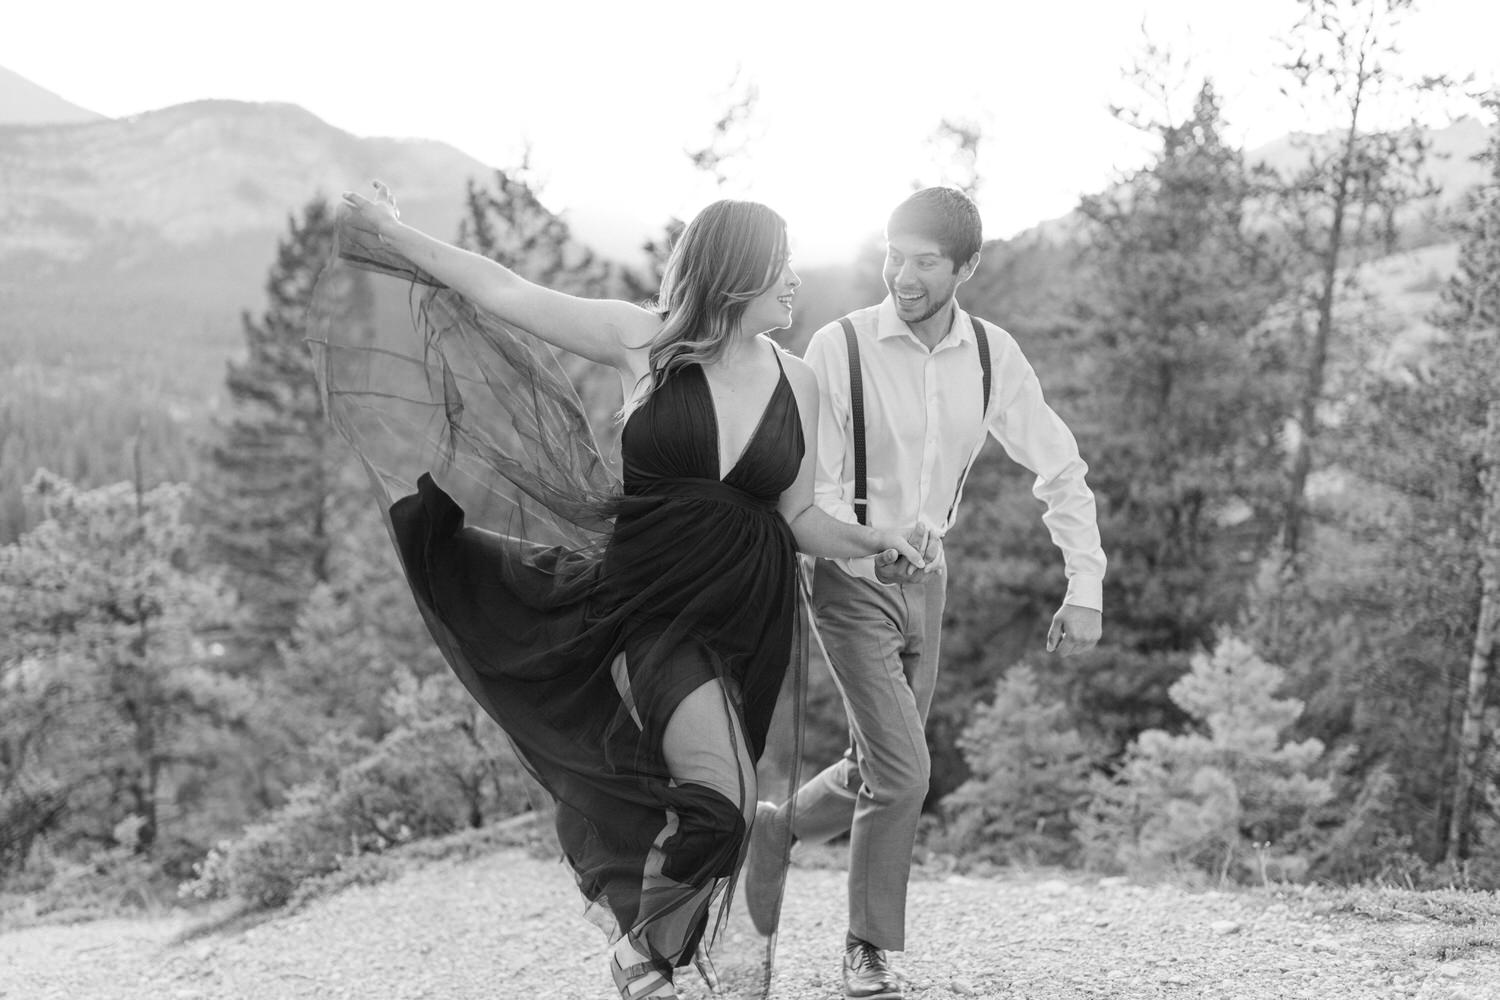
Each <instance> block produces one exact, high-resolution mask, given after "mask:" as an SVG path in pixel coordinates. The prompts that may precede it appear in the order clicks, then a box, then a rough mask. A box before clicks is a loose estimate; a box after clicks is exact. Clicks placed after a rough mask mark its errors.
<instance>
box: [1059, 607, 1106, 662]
mask: <svg viewBox="0 0 1500 1000" xmlns="http://www.w3.org/2000/svg"><path fill="white" fill-rule="evenodd" d="M1103 631H1104V616H1103V615H1101V614H1100V613H1099V612H1097V611H1094V610H1093V609H1091V608H1080V607H1077V606H1075V605H1072V604H1064V605H1063V606H1062V607H1060V608H1058V609H1057V614H1055V615H1053V616H1052V627H1051V628H1050V629H1048V630H1047V652H1049V653H1051V652H1054V651H1055V652H1058V653H1061V654H1062V655H1064V656H1072V655H1074V654H1075V653H1082V652H1086V651H1087V650H1090V649H1093V648H1094V644H1095V643H1097V642H1098V641H1099V635H1100V633H1101V632H1103Z"/></svg>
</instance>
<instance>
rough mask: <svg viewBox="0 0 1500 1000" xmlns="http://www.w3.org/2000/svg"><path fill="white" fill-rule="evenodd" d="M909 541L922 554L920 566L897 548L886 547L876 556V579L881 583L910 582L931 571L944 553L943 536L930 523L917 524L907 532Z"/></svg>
mask: <svg viewBox="0 0 1500 1000" xmlns="http://www.w3.org/2000/svg"><path fill="white" fill-rule="evenodd" d="M906 541H907V543H908V544H909V545H910V546H911V547H912V548H913V549H915V550H916V551H917V552H918V553H920V554H921V556H922V565H921V566H918V565H917V564H916V563H914V562H913V561H912V560H911V557H910V556H908V555H903V554H902V553H901V552H900V551H899V550H897V549H894V548H892V549H886V550H885V551H884V552H881V553H879V554H878V555H876V556H875V579H877V580H879V581H880V582H881V583H910V582H912V581H913V580H915V579H917V578H918V577H921V576H925V575H926V574H928V573H931V572H932V570H933V568H934V567H935V566H936V565H937V564H938V561H939V557H941V556H942V554H943V536H942V535H941V534H939V533H938V532H937V531H935V530H934V529H933V528H931V527H930V526H928V525H925V524H917V525H916V526H915V527H913V528H912V529H911V531H909V532H907V534H906Z"/></svg>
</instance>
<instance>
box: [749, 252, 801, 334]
mask: <svg viewBox="0 0 1500 1000" xmlns="http://www.w3.org/2000/svg"><path fill="white" fill-rule="evenodd" d="M800 284H802V279H801V278H799V277H797V272H796V271H793V270H792V261H791V258H790V257H787V258H784V259H783V260H782V262H781V268H780V273H779V274H778V275H777V276H776V280H775V281H773V282H772V283H771V287H770V288H767V289H766V290H765V291H763V292H761V293H760V294H759V295H757V296H756V297H755V298H753V299H751V300H750V304H749V305H747V306H746V307H745V315H744V317H743V318H741V320H740V330H741V331H742V332H743V333H745V334H746V335H748V336H752V337H753V336H754V335H756V334H758V333H765V332H766V331H767V330H785V329H786V328H787V327H789V326H791V325H792V299H793V298H794V297H795V296H796V294H797V286H798V285H800Z"/></svg>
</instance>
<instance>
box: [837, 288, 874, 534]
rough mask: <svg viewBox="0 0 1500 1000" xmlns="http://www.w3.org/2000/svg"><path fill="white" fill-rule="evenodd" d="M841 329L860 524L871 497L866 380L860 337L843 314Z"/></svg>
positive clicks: (865, 520) (865, 521)
mask: <svg viewBox="0 0 1500 1000" xmlns="http://www.w3.org/2000/svg"><path fill="white" fill-rule="evenodd" d="M839 324H840V325H841V326H843V328H844V343H846V344H848V345H849V418H850V420H852V421H853V422H854V516H855V517H856V518H857V519H858V520H859V523H860V524H868V523H869V512H870V511H869V509H870V499H869V493H868V492H867V488H866V486H865V379H864V375H863V374H861V372H860V364H859V338H857V337H855V336H854V324H853V323H851V322H849V317H848V316H845V317H844V318H843V319H841V320H839Z"/></svg>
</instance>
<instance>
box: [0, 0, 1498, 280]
mask: <svg viewBox="0 0 1500 1000" xmlns="http://www.w3.org/2000/svg"><path fill="white" fill-rule="evenodd" d="M1298 11H1299V7H1298V4H1297V3H1296V2H1295V0H1255V2H1240V3H1205V2H1203V0H1071V2H1070V0H1051V2H1046V0H1043V2H1036V0H1031V2H1026V3H1021V2H1014V0H988V2H985V0H978V2H968V0H948V2H930V3H918V2H914V0H907V2H904V3H899V4H897V3H885V2H879V0H863V2H820V0H757V2H749V3H736V4H733V5H726V4H722V3H714V2H711V0H696V2H685V3H668V2H656V0H636V2H621V0H613V2H597V0H530V2H527V3H515V2H510V0H486V2H482V0H470V2H457V0H422V2H415V3H407V4H404V5H402V6H401V7H399V8H396V7H393V6H391V5H388V4H386V3H381V2H374V0H372V2H367V3H361V4H357V5H356V4H352V3H324V2H320V0H256V2H254V3H244V4H241V3H236V4H221V3H218V2H214V0H136V2H120V0H103V2H101V0H90V2H69V0H55V2H50V3H25V4H16V5H13V7H12V9H11V10H9V11H7V12H6V13H5V14H4V16H3V17H0V27H3V31H0V66H5V67H6V68H9V69H11V70H13V71H15V72H17V73H20V74H21V75H22V76H24V77H26V78H28V79H30V80H31V81H33V82H34V83H37V84H38V85H40V86H42V87H45V88H47V89H49V90H51V91H53V92H55V93H57V94H59V95H61V96H62V97H64V98H66V99H68V100H70V101H73V102H74V103H77V104H80V105H83V106H84V107H87V108H90V109H92V110H95V111H98V112H101V113H103V114H106V115H110V116H121V115H128V114H133V113H135V112H139V111H145V110H150V109H153V108H158V107H163V106H166V105H170V104H176V103H181V102H184V101H189V100H195V99H200V98H209V97H213V98H235V99H240V100H250V101H288V102H293V103H296V104H300V105H302V106H303V107H305V108H307V109H308V110H310V111H312V112H313V113H314V114H316V115H318V116H319V117H321V118H323V119H324V120H326V121H328V122H330V123H332V124H334V125H336V126H339V127H341V128H344V129H347V130H349V131H351V132H354V133H356V134H360V135H396V136H420V137H424V138H431V139H438V140H442V141H444V142H447V143H450V144H452V145H454V146H457V147H458V148H460V149H462V150H464V151H465V152H467V153H469V154H471V155H473V156H475V157H478V158H479V159H481V160H483V161H485V162H487V163H490V164H493V165H497V166H506V165H510V164H513V163H515V162H516V161H517V159H518V156H519V154H520V151H521V150H522V149H523V148H525V146H526V145H527V144H528V143H529V145H530V147H531V150H532V160H533V164H534V165H535V166H536V167H537V168H539V170H540V172H541V175H542V176H543V178H544V179H545V180H546V183H547V186H546V188H545V192H544V198H545V200H547V201H548V203H549V204H551V205H552V206H553V207H554V208H559V209H564V210H567V211H568V212H569V213H570V215H571V216H573V217H575V218H576V219H578V220H579V221H580V222H581V221H582V219H583V218H584V217H586V216H590V217H595V218H608V219H611V220H615V221H627V220H630V221H634V222H635V223H637V224H638V225H639V226H640V227H641V231H642V232H646V231H654V230H656V229H657V228H658V227H659V225H660V223H661V222H662V221H663V220H664V219H665V218H666V217H667V216H668V215H670V214H676V215H679V216H683V217H686V216H690V215H691V214H692V213H693V212H694V211H696V210H697V208H699V207H701V206H702V205H703V204H704V203H705V202H707V201H708V200H710V199H711V198H713V197H715V196H716V192H715V190H714V189H713V187H712V185H711V183H710V182H709V181H708V180H707V179H706V178H705V177H703V176H702V175H700V174H697V173H695V172H694V171H693V169H692V167H691V165H690V163H689V162H688V158H687V156H686V155H685V154H684V150H685V149H687V148H689V147H698V146H701V145H702V144H704V143H705V142H706V141H707V140H708V138H709V135H710V133H711V126H712V123H713V121H714V120H715V119H716V118H717V117H718V116H719V115H720V114H721V113H722V112H723V110H724V108H725V107H726V104H727V100H728V98H727V96H726V95H727V94H728V93H729V88H730V85H731V83H732V82H733V81H734V80H735V77H736V72H737V70H738V71H739V72H740V73H741V76H742V79H745V80H749V81H752V82H754V83H755V84H756V86H758V88H759V92H760V100H759V108H758V113H757V121H756V123H755V125H754V129H755V132H756V134H757V138H756V141H755V145H754V147H753V148H752V150H751V155H750V156H749V157H748V158H747V159H746V161H745V162H744V164H743V181H742V183H740V184H738V185H737V186H736V187H734V188H733V189H729V190H726V191H725V193H726V194H730V195H734V196H740V197H752V198H757V199H759V200H762V201H765V202H767V203H769V204H770V205H772V207H774V208H776V209H777V210H779V211H780V212H781V213H782V214H783V215H784V216H786V217H787V219H788V222H789V224H790V226H791V229H792V236H793V241H794V249H795V250H796V251H797V252H798V254H799V256H800V257H801V258H802V259H805V260H814V261H818V260H824V259H830V258H833V257H836V256H841V255H847V254H849V253H852V252H853V247H854V246H855V245H856V244H857V243H858V242H859V241H860V240H861V239H862V238H864V237H865V236H866V235H867V234H870V233H874V232H878V230H879V228H880V226H881V224H882V222H883V221H884V218H885V215H886V214H887V213H888V211H889V209H890V208H891V206H893V205H894V204H895V202H896V201H898V200H900V198H902V197H904V196H905V194H906V193H908V192H909V190H910V189H911V182H912V181H913V180H914V179H920V180H922V181H924V182H933V181H936V180H940V179H941V178H940V176H939V175H938V172H937V169H936V167H935V166H934V163H933V160H932V154H931V151H930V147H929V145H928V143H927V139H928V137H929V136H930V135H931V134H932V132H933V130H934V129H935V128H936V127H937V125H938V123H939V121H940V120H941V119H943V118H944V117H945V116H947V117H957V118H964V119H970V120H973V121H975V122H977V123H979V124H980V125H981V126H982V127H983V129H984V133H985V135H986V137H987V138H986V140H985V142H984V143H983V144H982V145H981V147H980V154H979V169H980V173H981V175H982V177H983V185H984V186H983V188H982V190H981V196H980V207H981V210H982V212H983V215H984V220H985V227H986V235H987V236H992V237H994V236H1010V235H1013V234H1014V233H1015V232H1017V231H1019V230H1021V229H1024V228H1026V227H1027V226H1029V225H1031V224H1033V223H1035V222H1037V221H1040V220H1042V219H1046V218H1051V217H1054V216H1057V215H1061V214H1063V213H1065V212H1067V211H1068V210H1069V209H1070V208H1072V207H1073V206H1074V204H1076V202H1077V199H1078V196H1079V195H1080V194H1082V193H1085V192H1089V191H1095V190H1098V189H1100V188H1101V187H1103V186H1104V185H1105V184H1106V183H1108V181H1109V180H1110V179H1111V178H1112V177H1113V176H1114V175H1115V172H1116V171H1118V170H1119V169H1122V168H1126V167H1130V166H1135V165H1138V164H1140V163H1141V162H1143V161H1144V159H1145V156H1146V152H1145V150H1146V148H1147V147H1146V144H1144V143H1143V141H1142V139H1141V137H1140V136H1139V134H1138V133H1136V132H1134V131H1133V130H1131V129H1129V128H1127V127H1126V126H1124V125H1121V124H1120V123H1118V122H1116V121H1114V120H1113V119H1112V118H1111V117H1110V115H1109V112H1108V107H1109V105H1110V104H1111V103H1122V102H1132V101H1136V100H1137V92H1136V91H1135V90H1134V89H1133V87H1132V86H1131V85H1130V83H1129V82H1128V80H1127V79H1126V76H1125V73H1124V69H1125V68H1126V67H1128V66H1129V65H1130V64H1131V63H1132V62H1133V61H1134V60H1135V58H1136V57H1137V55H1138V54H1139V52H1140V50H1141V47H1142V46H1141V42H1142V38H1143V35H1142V31H1141V27H1142V23H1143V22H1144V24H1145V26H1146V28H1147V29H1148V31H1149V33H1150V35H1151V37H1152V38H1153V39H1155V40H1157V41H1158V42H1160V43H1165V44H1168V45H1170V46H1171V47H1172V48H1173V50H1174V51H1175V52H1178V53H1181V54H1184V55H1190V56H1191V60H1192V61H1191V67H1192V69H1193V70H1194V71H1195V72H1196V73H1197V75H1198V76H1202V75H1203V74H1208V75H1212V76H1213V77H1214V79H1215V81H1216V83H1217V85H1218V87H1219V90H1220V92H1221V94H1222V95H1223V96H1224V99H1225V112H1226V116H1227V118H1228V119H1229V122H1230V125H1231V127H1232V132H1233V137H1234V138H1236V139H1238V140H1239V141H1241V142H1243V143H1244V144H1245V145H1246V146H1249V147H1253V146H1255V145H1258V144H1260V143H1263V142H1266V141H1268V140H1270V139H1273V138H1275V137H1277V136H1279V135H1281V134H1283V133H1285V132H1288V131H1291V130H1293V129H1297V128H1307V127H1310V126H1317V125H1319V124H1322V123H1318V122H1309V121H1307V120H1306V119H1305V118H1302V117H1301V116H1300V115H1299V113H1298V112H1297V111H1296V108H1295V106H1294V105H1293V104H1291V103H1290V102H1289V101H1287V100H1286V99H1285V98H1283V97H1281V96H1280V95H1279V94H1278V91H1277V88H1278V84H1280V83H1282V82H1284V81H1285V78H1284V76H1283V75H1282V74H1281V73H1280V72H1279V71H1278V70H1277V69H1276V68H1275V67H1276V63H1277V61H1278V59H1279V58H1280V57H1281V55H1282V54H1283V52H1284V51H1285V50H1284V49H1283V48H1282V47H1281V45H1280V44H1279V43H1278V41H1277V38H1278V36H1279V35H1283V34H1285V32H1286V31H1287V30H1288V29H1289V28H1290V27H1291V26H1292V25H1293V24H1294V23H1295V21H1296V18H1297V15H1298ZM1497 38H1500V3H1496V2H1495V0H1426V2H1425V3H1419V6H1418V10H1417V11H1416V13H1414V14H1412V15H1411V16H1410V17H1409V18H1408V22H1407V27H1406V29H1405V31H1404V34H1403V35H1402V37H1401V40H1400V42H1401V45H1402V47H1403V49H1404V50H1405V59H1404V60H1403V66H1404V67H1405V68H1406V71H1407V72H1408V73H1409V74H1410V75H1413V76H1417V75H1420V74H1422V73H1427V72H1449V73H1455V74H1465V73H1470V72H1474V73H1477V74H1478V75H1479V77H1480V81H1481V82H1482V83H1487V84H1488V85H1489V86H1495V85H1497V83H1500V56H1497V55H1496V52H1497V51H1500V50H1497V49H1496V47H1495V40H1496V39H1497ZM361 180H362V179H361V178H351V184H353V183H358V182H359V181H361ZM398 194H399V192H398ZM585 235H587V234H586V233H585ZM606 249H609V248H606Z"/></svg>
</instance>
